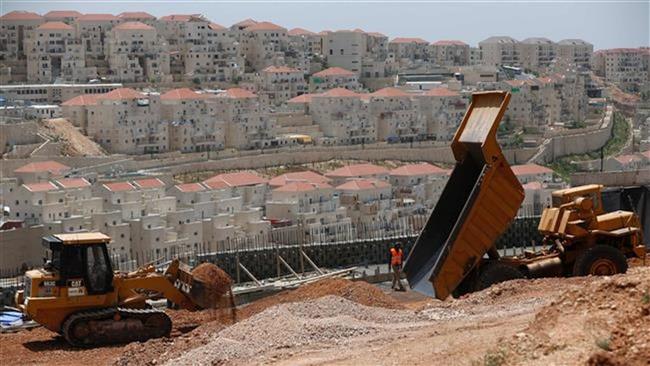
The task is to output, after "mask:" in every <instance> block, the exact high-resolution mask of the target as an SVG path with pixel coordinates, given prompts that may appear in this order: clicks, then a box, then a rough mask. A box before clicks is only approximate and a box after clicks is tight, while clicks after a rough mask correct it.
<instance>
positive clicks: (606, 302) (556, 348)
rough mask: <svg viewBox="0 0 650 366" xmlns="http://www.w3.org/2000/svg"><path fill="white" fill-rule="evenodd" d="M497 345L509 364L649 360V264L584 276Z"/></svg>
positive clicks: (602, 362) (620, 362)
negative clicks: (621, 271) (622, 271)
mask: <svg viewBox="0 0 650 366" xmlns="http://www.w3.org/2000/svg"><path fill="white" fill-rule="evenodd" d="M582 280H584V284H583V285H582V286H579V287H575V288H573V289H568V290H567V291H566V292H564V293H563V294H562V295H561V296H559V297H558V298H557V299H556V300H554V301H551V302H550V303H549V304H548V305H546V306H545V307H544V308H542V309H541V310H540V311H539V312H538V313H537V314H536V316H535V319H534V320H533V321H532V322H531V323H530V324H529V326H528V327H527V328H526V329H525V330H524V331H523V332H520V333H518V334H517V335H516V336H515V337H514V339H510V340H507V341H506V342H504V344H503V345H502V346H501V347H500V348H499V349H498V351H495V352H499V353H502V354H505V355H507V357H505V359H507V360H508V362H507V364H522V363H525V364H567V363H571V364H576V363H589V364H592V365H616V364H625V365H647V362H648V360H650V334H648V332H647V329H650V267H634V268H631V269H630V270H629V271H628V273H627V274H626V275H616V276H611V277H584V278H582Z"/></svg>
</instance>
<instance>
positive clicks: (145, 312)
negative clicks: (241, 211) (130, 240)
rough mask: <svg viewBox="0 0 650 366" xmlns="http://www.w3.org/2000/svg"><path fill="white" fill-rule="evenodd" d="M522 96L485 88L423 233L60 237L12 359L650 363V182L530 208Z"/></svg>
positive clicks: (18, 290)
mask: <svg viewBox="0 0 650 366" xmlns="http://www.w3.org/2000/svg"><path fill="white" fill-rule="evenodd" d="M509 100H510V94H509V93H506V92H482V93H475V94H473V96H472V102H471V104H470V106H469V108H468V110H467V112H466V114H465V117H464V119H463V121H462V122H461V124H460V126H459V128H458V131H457V132H456V135H455V137H454V140H453V142H452V144H451V150H452V152H453V156H454V159H455V161H456V163H455V165H454V166H453V170H452V171H451V175H450V178H449V181H448V182H447V184H446V186H445V187H444V190H443V192H442V194H441V196H440V198H439V200H438V202H437V204H436V205H435V207H434V208H433V211H432V212H431V214H430V216H429V217H428V219H427V220H426V223H424V224H423V225H420V226H419V227H421V230H418V232H415V233H413V232H398V233H392V234H391V235H390V236H386V237H382V238H375V237H373V238H368V239H364V238H361V239H359V240H356V241H341V242H334V243H319V244H318V245H311V246H308V247H305V246H303V245H302V244H298V245H280V244H275V245H269V246H268V247H264V246H262V247H259V246H258V247H255V248H253V249H251V250H238V251H236V252H221V253H199V254H197V255H196V256H193V257H191V258H190V257H186V258H183V257H182V256H181V257H180V258H174V259H172V260H170V261H167V262H164V263H149V264H146V265H143V266H141V267H139V268H137V269H135V270H131V271H119V270H114V269H117V268H114V267H113V265H112V264H111V259H110V256H109V254H108V251H107V245H108V244H109V243H110V242H111V238H110V237H108V236H107V235H105V234H102V233H99V232H84V233H67V234H56V235H49V236H46V237H44V238H43V246H44V247H45V248H46V250H47V253H48V258H47V261H46V262H45V263H44V265H43V267H42V268H36V269H31V270H27V271H26V272H25V276H24V278H23V279H21V280H19V281H17V282H16V284H15V286H14V288H13V290H14V291H13V292H12V298H11V300H12V301H11V306H7V307H5V308H4V309H3V312H2V316H3V318H2V321H3V324H2V325H3V332H2V334H0V357H1V359H2V362H3V363H6V364H48V365H71V364H80V365H81V364H91V363H93V364H97V365H159V364H164V365H251V364H264V365H351V364H359V365H438V364H440V365H447V364H451V365H648V364H650V333H649V332H648V331H647V330H648V329H650V256H648V254H647V253H646V252H647V247H648V244H649V242H648V239H647V238H648V237H650V235H649V233H648V230H649V229H650V191H649V189H648V187H647V186H639V187H604V186H603V185H601V184H588V185H583V186H575V187H570V188H564V189H560V190H557V191H555V192H553V194H552V203H551V204H550V205H549V206H548V207H546V208H544V210H543V212H542V214H541V216H540V217H536V218H528V219H526V220H524V219H521V218H517V212H518V210H519V208H520V206H521V204H522V201H523V200H524V190H523V189H522V185H521V183H520V182H519V181H518V180H517V178H516V176H515V175H514V173H513V171H512V169H511V168H510V165H509V163H508V161H507V159H506V158H505V156H504V154H503V152H502V151H501V147H500V146H499V143H498V141H497V138H496V132H497V128H498V126H499V122H500V121H501V119H502V117H503V115H504V113H505V110H506V108H507V106H508V103H509ZM59 127H60V126H59ZM51 128H54V129H56V128H57V126H56V125H54V126H51ZM402 283H403V284H404V285H405V286H404V287H405V288H404V289H403V290H402ZM12 317H13V318H12Z"/></svg>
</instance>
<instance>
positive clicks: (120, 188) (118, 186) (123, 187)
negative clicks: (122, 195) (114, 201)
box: [104, 182, 135, 192]
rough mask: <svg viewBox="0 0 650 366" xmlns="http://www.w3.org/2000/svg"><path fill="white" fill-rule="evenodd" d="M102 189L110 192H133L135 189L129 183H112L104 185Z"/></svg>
mask: <svg viewBox="0 0 650 366" xmlns="http://www.w3.org/2000/svg"><path fill="white" fill-rule="evenodd" d="M104 187H106V189H108V190H109V191H111V192H125V191H133V190H135V187H134V186H133V185H132V184H131V183H129V182H112V183H104Z"/></svg>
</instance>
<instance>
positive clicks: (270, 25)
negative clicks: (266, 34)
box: [244, 22, 286, 31]
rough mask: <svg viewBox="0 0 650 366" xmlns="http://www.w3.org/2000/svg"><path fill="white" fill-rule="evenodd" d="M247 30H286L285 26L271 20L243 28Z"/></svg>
mask: <svg viewBox="0 0 650 366" xmlns="http://www.w3.org/2000/svg"><path fill="white" fill-rule="evenodd" d="M244 29H245V30H247V31H286V29H285V28H283V27H281V26H279V25H277V24H273V23H271V22H259V23H255V24H253V25H251V26H248V27H246V28H244Z"/></svg>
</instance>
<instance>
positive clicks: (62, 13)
mask: <svg viewBox="0 0 650 366" xmlns="http://www.w3.org/2000/svg"><path fill="white" fill-rule="evenodd" d="M82 15H83V14H81V13H80V12H78V11H76V10H52V11H48V12H47V13H45V14H43V18H45V20H46V21H48V22H63V23H65V24H70V25H72V24H73V23H74V22H75V21H77V18H79V17H80V16H82Z"/></svg>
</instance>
